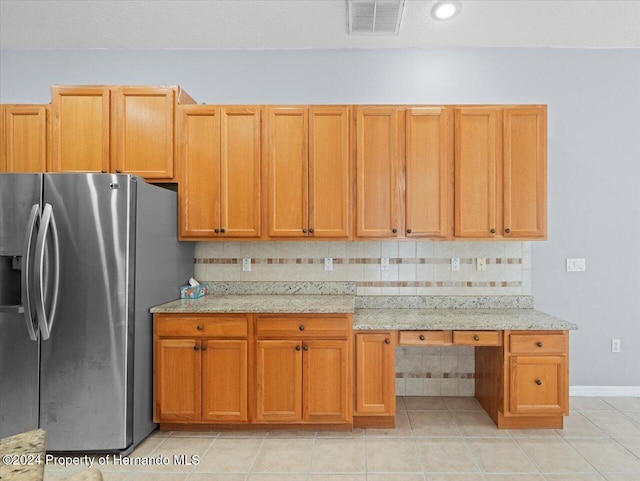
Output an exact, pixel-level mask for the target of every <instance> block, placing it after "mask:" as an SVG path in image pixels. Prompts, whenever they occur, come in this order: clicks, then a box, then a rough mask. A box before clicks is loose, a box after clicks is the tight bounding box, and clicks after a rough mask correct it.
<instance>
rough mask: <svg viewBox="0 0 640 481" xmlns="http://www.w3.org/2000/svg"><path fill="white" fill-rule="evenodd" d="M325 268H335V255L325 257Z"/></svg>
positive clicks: (329, 269) (328, 269) (330, 269)
mask: <svg viewBox="0 0 640 481" xmlns="http://www.w3.org/2000/svg"><path fill="white" fill-rule="evenodd" d="M324 270H325V271H332V270H333V257H325V258H324Z"/></svg>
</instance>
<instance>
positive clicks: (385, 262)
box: [380, 257, 389, 271]
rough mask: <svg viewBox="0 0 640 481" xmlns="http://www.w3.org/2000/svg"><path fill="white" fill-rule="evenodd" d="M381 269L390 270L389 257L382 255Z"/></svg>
mask: <svg viewBox="0 0 640 481" xmlns="http://www.w3.org/2000/svg"><path fill="white" fill-rule="evenodd" d="M380 270H381V271H388V270H389V258H388V257H381V258H380Z"/></svg>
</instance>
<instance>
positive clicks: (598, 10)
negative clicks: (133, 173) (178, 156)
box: [0, 0, 640, 49]
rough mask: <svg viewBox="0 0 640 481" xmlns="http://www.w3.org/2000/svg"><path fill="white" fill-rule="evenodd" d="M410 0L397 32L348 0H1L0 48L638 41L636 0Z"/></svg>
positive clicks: (603, 44)
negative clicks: (362, 16)
mask: <svg viewBox="0 0 640 481" xmlns="http://www.w3.org/2000/svg"><path fill="white" fill-rule="evenodd" d="M434 3H435V1H434V0H406V4H405V11H404V16H403V20H402V25H401V28H400V34H399V35H397V36H396V35H392V36H389V35H378V36H363V35H348V34H347V0H88V1H87V0H0V48H2V49H94V48H107V49H109V48H111V49H118V48H142V49H147V48H149V49H150V48H158V49H164V48H175V49H183V48H184V49H217V48H223V49H235V48H239V49H257V48H258V49H259V48H268V49H281V48H293V49H309V48H323V49H335V48H429V47H469V46H471V47H576V48H614V47H627V48H628V47H631V48H639V47H640V1H639V0H587V1H584V0H466V1H465V0H462V1H461V3H462V13H461V14H460V15H458V16H457V17H455V18H454V19H453V20H450V21H448V22H443V21H436V20H434V19H432V18H431V17H430V15H429V11H430V9H431V7H432V6H433V4H434Z"/></svg>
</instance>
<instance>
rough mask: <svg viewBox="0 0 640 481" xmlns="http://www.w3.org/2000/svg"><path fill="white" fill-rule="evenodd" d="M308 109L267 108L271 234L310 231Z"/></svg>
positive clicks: (279, 235)
mask: <svg viewBox="0 0 640 481" xmlns="http://www.w3.org/2000/svg"><path fill="white" fill-rule="evenodd" d="M308 117H309V115H308V110H307V109H306V108H304V107H299V108H294V107H271V108H269V109H267V122H268V127H267V142H268V153H267V183H268V195H269V200H268V202H269V205H268V215H269V222H268V223H269V236H271V237H303V236H305V235H306V233H307V226H308V224H309V221H308V210H307V209H308V206H307V202H308V195H309V162H308V158H309V141H308Z"/></svg>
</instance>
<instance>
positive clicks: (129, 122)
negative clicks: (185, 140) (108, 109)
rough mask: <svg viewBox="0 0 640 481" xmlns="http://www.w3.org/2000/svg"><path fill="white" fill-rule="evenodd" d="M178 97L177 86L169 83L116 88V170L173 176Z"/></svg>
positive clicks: (155, 177)
mask: <svg viewBox="0 0 640 481" xmlns="http://www.w3.org/2000/svg"><path fill="white" fill-rule="evenodd" d="M174 97H175V95H174V90H173V89H172V88H165V87H119V88H118V89H116V91H115V118H114V129H115V136H114V150H115V163H114V165H115V170H116V172H118V171H119V172H126V173H128V174H135V175H139V176H141V177H144V178H145V179H150V180H169V181H171V180H173V177H174V174H173V112H174Z"/></svg>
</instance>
